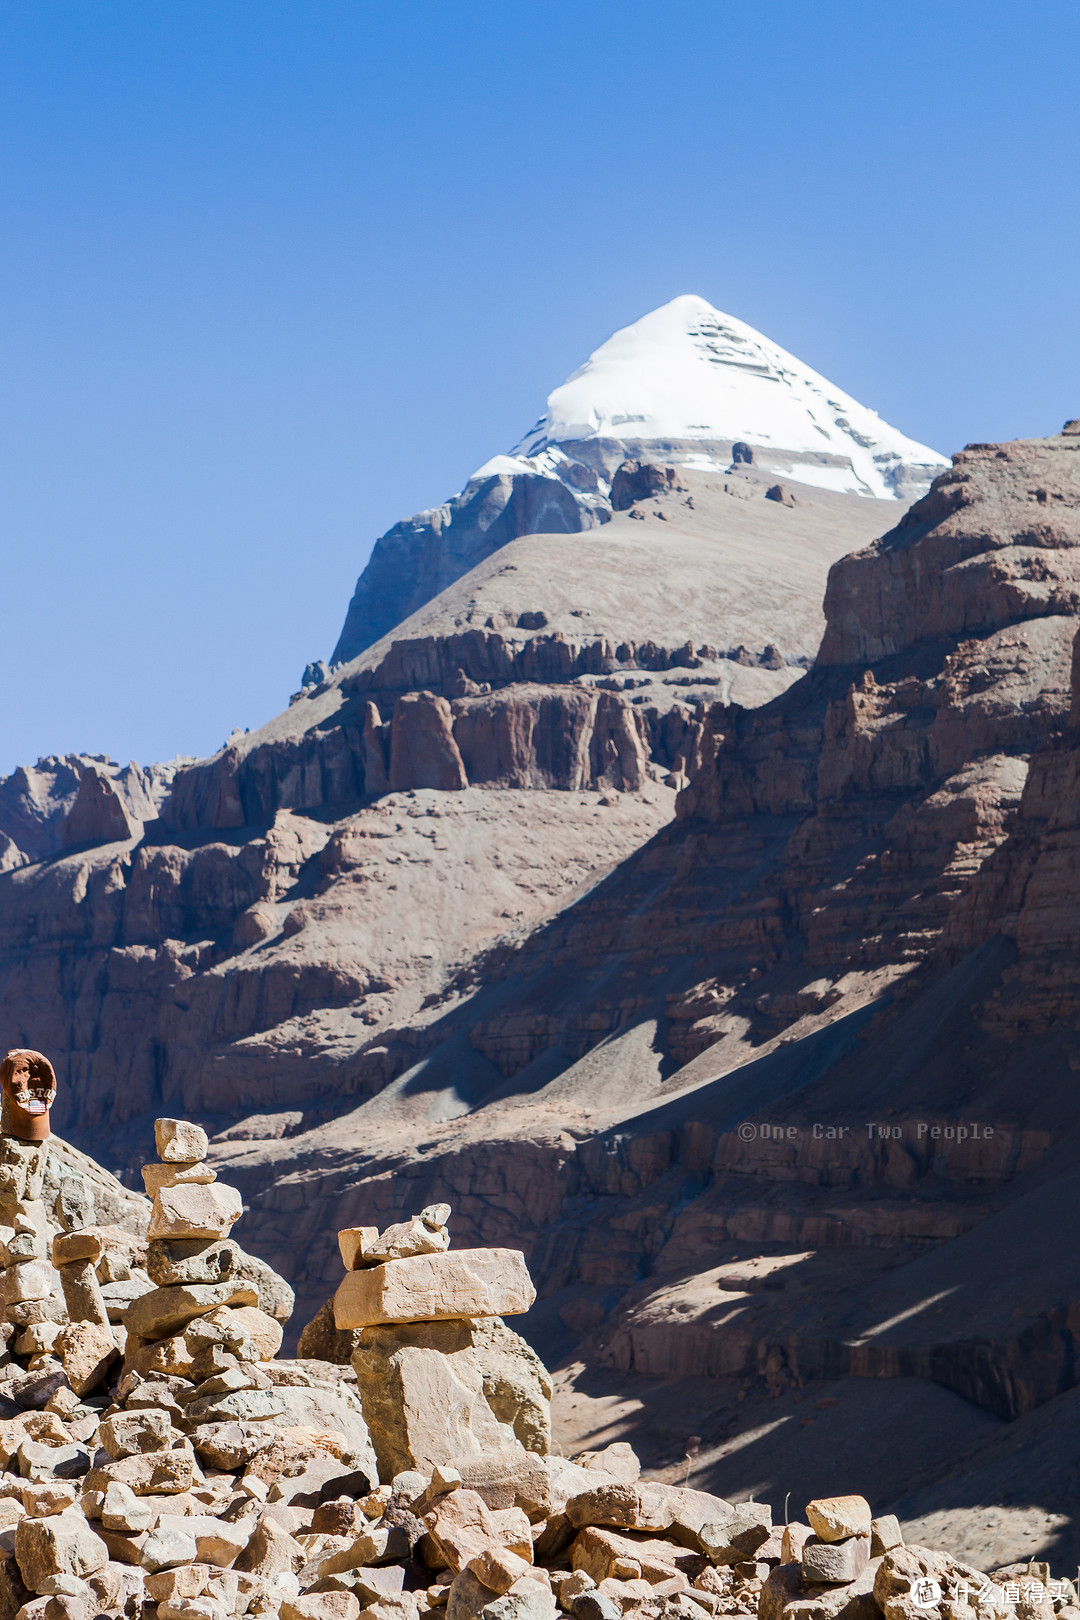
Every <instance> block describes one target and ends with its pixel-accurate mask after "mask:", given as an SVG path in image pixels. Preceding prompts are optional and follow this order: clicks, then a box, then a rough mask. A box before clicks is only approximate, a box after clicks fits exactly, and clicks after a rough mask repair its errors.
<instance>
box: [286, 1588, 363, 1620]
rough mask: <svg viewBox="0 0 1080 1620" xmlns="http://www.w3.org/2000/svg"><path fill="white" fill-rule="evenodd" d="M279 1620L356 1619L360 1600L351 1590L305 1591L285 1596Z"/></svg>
mask: <svg viewBox="0 0 1080 1620" xmlns="http://www.w3.org/2000/svg"><path fill="white" fill-rule="evenodd" d="M278 1612H279V1614H280V1615H281V1620H357V1617H358V1615H359V1613H360V1600H359V1598H357V1597H356V1596H355V1595H354V1594H353V1593H352V1592H306V1593H301V1594H300V1596H299V1597H295V1598H286V1599H285V1600H284V1601H283V1602H282V1605H281V1608H280V1610H279V1611H278Z"/></svg>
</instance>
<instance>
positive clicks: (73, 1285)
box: [60, 1260, 109, 1327]
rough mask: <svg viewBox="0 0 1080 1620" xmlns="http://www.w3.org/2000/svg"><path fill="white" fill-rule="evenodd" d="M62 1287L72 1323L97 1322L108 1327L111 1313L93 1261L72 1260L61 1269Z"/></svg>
mask: <svg viewBox="0 0 1080 1620" xmlns="http://www.w3.org/2000/svg"><path fill="white" fill-rule="evenodd" d="M60 1286H61V1287H62V1289H63V1290H64V1304H65V1305H66V1306H67V1313H68V1319H69V1321H72V1322H96V1323H97V1324H98V1325H99V1326H100V1327H107V1326H108V1323H109V1311H108V1307H107V1306H106V1304H105V1300H104V1298H103V1297H102V1293H101V1286H100V1284H99V1282H98V1280H97V1273H96V1272H95V1270H94V1262H93V1261H92V1260H72V1261H70V1262H68V1263H67V1264H65V1265H62V1266H61V1267H60Z"/></svg>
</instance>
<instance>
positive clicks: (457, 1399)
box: [351, 1260, 512, 1479]
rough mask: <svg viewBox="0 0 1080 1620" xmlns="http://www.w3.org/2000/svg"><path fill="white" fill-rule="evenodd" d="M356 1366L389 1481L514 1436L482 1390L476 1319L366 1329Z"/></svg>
mask: <svg viewBox="0 0 1080 1620" xmlns="http://www.w3.org/2000/svg"><path fill="white" fill-rule="evenodd" d="M417 1263H418V1262H416V1261H407V1260H402V1261H395V1262H394V1264H396V1265H414V1264H417ZM351 1275H353V1276H356V1277H362V1276H364V1275H371V1273H364V1272H353V1273H352V1274H351ZM353 1366H354V1368H355V1369H356V1376H357V1382H358V1386H359V1394H360V1402H361V1405H362V1407H363V1412H364V1419H365V1422H366V1423H367V1426H368V1431H369V1433H370V1435H371V1443H372V1445H373V1446H374V1448H375V1455H376V1457H377V1458H378V1462H379V1474H380V1477H382V1478H384V1479H393V1478H394V1476H395V1475H396V1474H399V1473H401V1472H402V1471H403V1470H404V1469H407V1468H416V1469H419V1470H420V1472H421V1473H422V1474H423V1475H424V1476H425V1478H426V1477H428V1476H429V1475H430V1473H431V1470H432V1469H433V1468H434V1467H435V1465H436V1464H444V1463H452V1464H454V1465H456V1466H457V1467H459V1468H460V1467H461V1466H462V1462H463V1460H467V1459H469V1458H473V1457H479V1456H482V1455H483V1454H484V1453H490V1452H500V1451H503V1450H504V1449H505V1448H506V1446H507V1444H508V1442H509V1441H511V1440H512V1436H511V1434H510V1432H509V1431H508V1430H507V1429H505V1428H504V1427H503V1426H502V1425H501V1424H500V1423H499V1422H498V1420H497V1419H496V1417H495V1414H494V1412H493V1411H492V1410H491V1407H490V1406H489V1405H488V1402H487V1398H486V1396H485V1395H484V1379H483V1371H482V1368H481V1363H480V1358H479V1356H478V1354H477V1351H476V1348H475V1346H474V1343H473V1324H472V1323H470V1322H455V1321H451V1322H417V1323H413V1324H411V1325H405V1324H401V1325H397V1326H393V1327H382V1326H381V1327H372V1328H368V1329H367V1330H366V1331H365V1332H364V1333H363V1334H361V1336H360V1342H359V1344H358V1345H357V1348H356V1350H355V1351H354V1353H353Z"/></svg>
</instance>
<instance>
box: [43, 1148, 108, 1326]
mask: <svg viewBox="0 0 1080 1620" xmlns="http://www.w3.org/2000/svg"><path fill="white" fill-rule="evenodd" d="M56 1213H57V1216H58V1218H59V1220H60V1224H61V1226H62V1227H63V1228H64V1230H63V1231H62V1232H58V1233H57V1235H56V1237H54V1238H53V1243H52V1260H53V1265H54V1266H55V1267H56V1269H57V1271H58V1272H59V1273H60V1285H61V1287H62V1288H63V1290H64V1303H65V1305H66V1306H67V1313H68V1321H69V1322H96V1323H97V1324H98V1326H99V1327H104V1328H107V1327H108V1325H109V1313H108V1310H107V1309H106V1306H105V1301H104V1299H103V1298H102V1294H101V1287H100V1285H99V1283H98V1279H97V1263H98V1261H99V1260H100V1259H101V1256H102V1253H103V1252H104V1245H103V1243H102V1239H101V1233H100V1232H97V1231H95V1230H94V1215H95V1209H94V1197H93V1193H92V1192H91V1191H90V1188H89V1187H88V1186H87V1185H86V1183H85V1182H83V1183H79V1182H77V1181H75V1180H71V1181H66V1182H65V1183H64V1186H63V1190H62V1191H61V1194H60V1197H59V1198H58V1199H57V1208H56Z"/></svg>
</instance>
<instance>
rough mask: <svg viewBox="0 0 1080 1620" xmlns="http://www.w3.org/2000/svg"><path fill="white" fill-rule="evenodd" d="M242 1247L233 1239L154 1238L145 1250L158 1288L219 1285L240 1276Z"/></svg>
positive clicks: (152, 1278)
mask: <svg viewBox="0 0 1080 1620" xmlns="http://www.w3.org/2000/svg"><path fill="white" fill-rule="evenodd" d="M239 1258H240V1245H239V1243H236V1242H234V1240H233V1239H232V1238H212V1239H211V1240H210V1241H209V1242H208V1241H207V1240H206V1239H205V1238H171V1239H170V1238H155V1240H154V1241H153V1242H152V1243H148V1244H147V1246H146V1270H147V1274H148V1276H149V1278H150V1281H151V1282H153V1283H155V1284H156V1285H157V1287H158V1288H172V1287H174V1286H175V1285H177V1284H180V1285H182V1286H183V1285H186V1284H188V1283H217V1282H224V1281H225V1280H226V1279H227V1278H229V1277H235V1276H236V1275H237V1262H238V1261H239Z"/></svg>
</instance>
